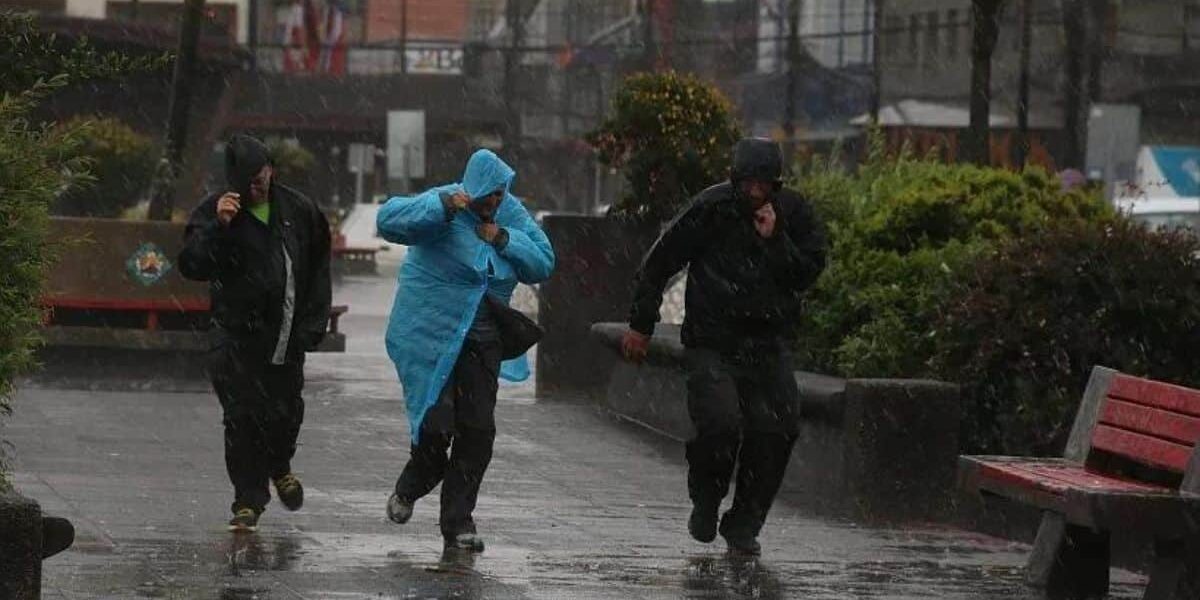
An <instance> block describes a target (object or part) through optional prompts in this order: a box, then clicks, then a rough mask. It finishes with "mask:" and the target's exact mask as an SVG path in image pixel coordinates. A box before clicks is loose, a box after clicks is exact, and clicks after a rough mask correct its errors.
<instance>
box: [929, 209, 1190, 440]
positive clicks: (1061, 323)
mask: <svg viewBox="0 0 1200 600" xmlns="http://www.w3.org/2000/svg"><path fill="white" fill-rule="evenodd" d="M1197 256H1200V241H1197V238H1196V237H1195V236H1194V234H1191V233H1186V232H1174V233H1172V232H1166V231H1162V232H1154V231H1148V230H1146V229H1145V228H1144V227H1142V226H1140V225H1138V224H1136V223H1133V222H1130V221H1128V220H1125V219H1120V220H1116V221H1113V222H1111V223H1108V224H1096V223H1086V224H1082V225H1079V224H1077V225H1072V226H1065V227H1061V228H1058V229H1055V230H1052V231H1047V232H1046V233H1045V234H1043V235H1038V236H1027V237H1022V238H1018V239H1013V240H1010V241H1009V242H1007V243H1005V244H1002V245H1001V247H1000V248H998V249H997V250H996V251H994V252H991V253H989V254H988V255H986V256H984V257H982V258H981V260H979V261H978V262H976V263H975V264H974V265H973V269H972V270H971V271H969V272H967V273H964V276H963V277H962V278H960V279H959V280H958V281H957V282H956V285H955V287H954V289H953V292H952V294H951V295H950V298H949V300H948V302H947V303H946V305H945V310H944V313H943V315H942V318H941V323H940V324H939V326H938V338H939V343H938V352H937V356H936V357H935V361H934V363H935V365H936V372H937V373H938V374H939V375H941V376H942V377H945V378H953V379H954V380H955V381H958V382H959V383H961V384H962V385H963V388H964V390H965V392H966V394H965V396H966V398H967V399H968V400H969V401H970V405H969V407H968V408H969V410H968V411H967V414H968V415H969V417H970V418H969V419H968V420H967V421H966V422H964V426H965V429H964V432H965V433H966V435H967V439H968V440H969V441H970V442H971V445H972V449H973V450H978V451H986V452H1000V451H1003V452H1017V453H1022V454H1025V453H1031V454H1053V453H1057V452H1059V451H1061V449H1062V446H1063V445H1064V444H1065V442H1066V437H1067V435H1068V434H1069V433H1070V427H1071V423H1072V422H1073V420H1074V416H1075V415H1074V412H1075V407H1076V406H1077V404H1078V402H1079V399H1080V397H1081V396H1082V394H1083V390H1084V387H1085V386H1086V383H1087V377H1088V373H1089V372H1090V371H1091V369H1092V366H1094V365H1104V366H1108V367H1112V368H1116V369H1118V370H1121V371H1125V372H1128V373H1132V374H1135V375H1142V376H1149V377H1152V378H1156V379H1162V380H1166V381H1171V382H1175V383H1180V384H1184V385H1191V386H1197V385H1198V384H1200V352H1198V351H1197V349H1198V348H1200V260H1198V259H1197Z"/></svg>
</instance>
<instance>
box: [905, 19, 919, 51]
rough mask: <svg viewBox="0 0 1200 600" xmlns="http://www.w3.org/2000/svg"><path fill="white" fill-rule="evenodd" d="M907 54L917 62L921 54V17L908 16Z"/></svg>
mask: <svg viewBox="0 0 1200 600" xmlns="http://www.w3.org/2000/svg"><path fill="white" fill-rule="evenodd" d="M908 54H909V56H911V57H912V58H913V60H917V59H918V58H919V55H920V54H921V17H920V16H918V15H909V16H908Z"/></svg>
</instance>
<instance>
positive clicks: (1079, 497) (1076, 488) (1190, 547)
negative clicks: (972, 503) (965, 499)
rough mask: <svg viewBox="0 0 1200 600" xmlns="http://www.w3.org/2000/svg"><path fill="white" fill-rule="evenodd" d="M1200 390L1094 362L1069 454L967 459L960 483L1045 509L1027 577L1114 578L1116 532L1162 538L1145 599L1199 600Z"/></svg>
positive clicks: (1041, 580)
mask: <svg viewBox="0 0 1200 600" xmlns="http://www.w3.org/2000/svg"><path fill="white" fill-rule="evenodd" d="M1197 439H1200V391H1197V390H1192V389H1188V388H1184V387H1179V386H1175V385H1171V384H1167V383H1162V382H1158V381H1152V380H1149V379H1139V378H1136V377H1132V376H1129V375H1125V374H1123V373H1119V372H1116V371H1113V370H1111V369H1106V368H1104V367H1095V368H1094V369H1093V371H1092V375H1091V378H1090V380H1089V381H1088V386H1087V390H1086V391H1085V392H1084V397H1083V401H1082V403H1081V404H1080V407H1079V412H1078V415H1077V416H1076V418H1075V423H1074V426H1073V428H1072V430H1071V435H1070V439H1069V440H1068V442H1067V447H1066V451H1065V452H1064V453H1063V457H1062V458H1027V457H1011V456H962V457H959V473H958V475H959V486H960V487H961V488H962V489H965V490H968V491H971V492H976V491H977V492H980V493H982V494H984V495H985V496H999V497H1003V498H1008V499H1010V500H1015V501H1017V502H1020V503H1023V504H1027V505H1032V506H1035V507H1037V508H1039V509H1041V510H1042V511H1044V512H1043V518H1042V524H1041V527H1040V528H1039V530H1038V536H1037V541H1036V542H1035V544H1034V548H1033V551H1032V553H1031V555H1030V557H1029V563H1028V571H1027V573H1026V580H1027V581H1028V582H1029V583H1030V584H1032V585H1035V586H1038V587H1045V588H1049V589H1051V590H1052V591H1053V592H1055V593H1063V594H1066V595H1068V596H1071V597H1098V596H1102V595H1104V594H1105V593H1107V590H1108V583H1109V536H1110V532H1117V534H1118V535H1121V534H1122V533H1125V532H1130V531H1135V530H1136V531H1138V532H1144V533H1148V534H1150V535H1151V536H1152V537H1153V538H1154V540H1155V541H1154V564H1153V567H1152V570H1151V573H1150V581H1149V584H1148V585H1147V588H1146V591H1145V595H1144V596H1143V597H1144V598H1147V599H1155V600H1158V599H1166V598H1171V599H1180V600H1182V599H1184V598H1187V599H1189V600H1193V599H1196V598H1200V587H1197V585H1198V584H1200V468H1198V466H1197V461H1198V460H1200V458H1198V457H1200V454H1197V450H1196V442H1197Z"/></svg>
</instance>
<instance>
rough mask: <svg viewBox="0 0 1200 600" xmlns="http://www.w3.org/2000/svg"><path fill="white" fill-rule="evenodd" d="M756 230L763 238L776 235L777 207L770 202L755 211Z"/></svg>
mask: <svg viewBox="0 0 1200 600" xmlns="http://www.w3.org/2000/svg"><path fill="white" fill-rule="evenodd" d="M754 230H755V231H757V232H758V235H759V236H760V237H763V238H769V237H771V236H773V235H775V206H774V205H773V204H771V203H770V202H767V203H766V204H763V205H762V206H761V207H760V208H759V209H758V210H756V211H754Z"/></svg>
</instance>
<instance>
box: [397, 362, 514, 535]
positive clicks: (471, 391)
mask: <svg viewBox="0 0 1200 600" xmlns="http://www.w3.org/2000/svg"><path fill="white" fill-rule="evenodd" d="M499 375H500V344H499V342H495V343H492V342H488V343H480V342H475V341H472V340H467V341H466V343H465V344H464V345H463V349H462V352H461V353H460V354H459V357H458V362H457V363H455V365H454V372H453V373H452V374H451V377H450V381H449V383H447V384H446V387H445V389H443V390H442V394H441V396H440V397H438V401H437V404H435V405H434V406H433V408H431V409H429V412H428V413H427V414H426V415H425V420H424V421H423V422H422V424H421V435H420V436H419V439H420V443H419V444H418V445H416V446H413V448H412V456H411V458H409V461H408V464H407V465H405V466H404V471H403V472H402V473H401V474H400V478H399V479H398V480H397V481H396V495H398V496H400V498H402V499H403V500H405V501H406V502H416V501H417V500H418V499H420V498H422V497H424V496H425V495H427V494H428V493H429V492H431V491H433V488H435V487H437V485H438V484H439V483H441V484H442V508H441V511H442V512H441V519H440V520H439V522H440V525H441V529H442V535H443V536H445V537H446V538H447V539H451V538H453V537H454V536H456V535H458V534H462V533H475V521H474V520H473V519H472V517H471V514H472V513H473V512H474V511H475V502H476V500H477V499H478V498H479V485H480V484H481V483H482V482H483V475H484V473H485V472H486V471H487V468H488V464H489V463H490V462H491V460H492V445H493V443H494V442H495V441H496V391H497V389H498V388H499V382H498V378H499Z"/></svg>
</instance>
